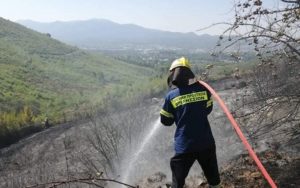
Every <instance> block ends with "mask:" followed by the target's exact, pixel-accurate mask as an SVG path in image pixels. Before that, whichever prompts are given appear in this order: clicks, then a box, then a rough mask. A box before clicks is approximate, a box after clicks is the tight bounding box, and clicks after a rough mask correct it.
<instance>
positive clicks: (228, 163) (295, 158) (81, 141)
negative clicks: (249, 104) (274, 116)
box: [0, 89, 300, 188]
mask: <svg viewBox="0 0 300 188" xmlns="http://www.w3.org/2000/svg"><path fill="white" fill-rule="evenodd" d="M244 92H245V89H241V90H235V89H230V90H225V91H222V92H220V93H219V94H220V95H221V98H223V99H224V100H225V103H226V104H228V105H229V108H231V107H232V103H233V102H234V101H233V99H235V98H236V96H239V95H242V94H243V93H244ZM160 107H161V102H157V103H154V104H152V105H150V106H147V108H145V109H136V111H138V113H136V112H134V113H132V114H131V115H132V116H130V117H129V116H127V115H126V116H125V118H122V117H121V116H118V117H115V118H114V120H118V121H120V125H121V127H122V128H124V126H125V124H132V123H134V121H133V120H134V118H135V117H139V115H138V114H144V117H143V116H140V117H143V119H145V120H143V121H137V123H135V124H136V125H134V126H129V127H128V128H131V127H135V129H133V130H135V132H137V133H139V132H142V133H144V132H147V130H148V128H151V126H152V124H146V123H143V122H149V119H150V120H155V119H156V118H157V113H158V112H159V109H160ZM209 119H210V122H211V127H212V131H213V134H214V136H215V139H216V145H217V155H218V160H219V166H220V167H221V178H222V181H223V183H224V187H229V188H230V187H245V188H247V187H269V186H268V185H267V183H266V182H265V180H264V179H263V177H262V176H261V175H260V173H259V172H258V170H257V168H256V166H255V165H254V163H253V162H252V161H251V159H249V157H248V155H247V154H245V153H246V151H245V150H244V148H243V146H242V144H241V142H240V141H239V139H238V137H237V136H236V134H235V133H234V130H233V129H232V127H231V125H230V124H229V122H228V120H227V118H226V117H225V116H224V114H223V112H222V111H221V110H220V109H219V107H218V105H217V104H216V103H215V104H214V110H213V112H212V114H211V115H210V117H209ZM247 122H248V124H246V123H247ZM242 123H243V124H242V125H244V126H247V128H248V126H250V124H252V123H251V121H250V120H247V121H246V123H244V122H242ZM92 127H93V125H92V124H91V123H89V122H76V123H67V124H64V125H59V126H55V127H52V128H50V129H47V130H45V131H43V132H40V133H36V134H34V135H32V136H30V137H28V138H26V139H23V140H20V141H19V142H18V143H16V144H13V145H11V146H10V147H7V148H3V149H1V150H0V187H1V188H2V187H3V188H10V187H12V188H18V187H25V186H26V185H34V184H38V183H41V182H49V181H50V182H51V181H57V180H62V179H63V180H64V179H66V178H69V177H72V175H73V174H74V175H78V174H79V175H82V176H80V177H87V176H88V175H90V174H91V172H93V173H94V171H95V170H94V171H93V168H92V167H94V166H92V165H98V166H96V167H97V168H98V169H100V170H101V169H103V168H102V166H101V165H100V164H98V163H96V162H97V161H100V162H101V160H102V158H101V155H99V153H96V152H95V150H93V149H92V148H91V143H90V142H89V138H90V135H91V133H92V132H93V129H91V128H92ZM141 128H142V129H141ZM287 128H289V127H287ZM242 129H243V130H244V129H245V127H242ZM130 130H131V129H130ZM278 132H282V131H281V129H274V130H272V131H268V132H267V133H266V134H264V135H262V136H261V137H260V138H259V141H257V142H253V140H249V141H251V142H250V144H251V145H252V146H253V147H254V149H255V150H256V151H257V152H258V156H259V157H260V158H261V159H262V162H263V164H264V165H265V167H266V168H267V170H268V171H269V173H270V174H271V176H272V177H273V178H274V180H275V181H276V182H277V183H278V185H279V187H284V188H285V187H297V185H298V187H299V185H300V182H299V180H298V179H300V175H299V172H298V171H299V170H298V169H299V167H300V166H299V158H300V156H299V150H298V149H299V147H298V149H297V147H290V146H289V145H286V144H284V143H285V140H283V139H282V138H283V137H284V138H286V137H287V135H285V134H283V135H282V134H281V135H279V136H278V135H277V133H278ZM244 133H245V134H246V136H247V134H248V133H247V132H244ZM173 134H174V126H173V128H170V127H161V128H160V129H159V131H158V133H157V134H156V136H154V139H153V140H152V141H151V142H150V143H151V144H149V145H148V146H147V148H145V151H143V153H142V156H141V157H140V159H139V160H138V161H137V162H136V164H135V166H136V167H135V168H133V172H132V173H131V179H130V180H131V182H126V183H129V184H134V182H137V184H138V185H140V187H143V188H152V187H153V188H158V187H159V186H160V187H166V184H168V183H169V182H170V180H171V177H170V169H169V159H170V157H172V155H173V144H172V139H173ZM92 135H93V134H92ZM122 136H124V135H122ZM133 136H134V135H133ZM133 138H134V140H133V141H135V142H137V143H133V144H132V150H130V149H126V151H127V153H126V155H125V156H126V157H127V158H129V160H130V158H132V154H130V153H133V154H134V152H135V150H134V148H136V146H137V145H138V144H139V143H140V142H141V141H142V138H143V135H142V136H140V137H133ZM268 142H269V143H268ZM274 142H277V144H276V147H274V146H272V143H274ZM278 143H279V144H278ZM121 149H122V150H121V151H122V152H121V151H120V152H121V155H120V157H122V154H123V153H124V152H123V150H124V149H125V148H124V149H123V148H121ZM127 158H121V162H123V163H122V164H128V160H127ZM87 162H88V163H87ZM90 163H91V164H90ZM122 164H121V167H122ZM194 166H197V165H194ZM118 167H120V166H118ZM123 168H124V165H123ZM126 168H127V166H126V165H125V169H126ZM119 169H120V168H118V170H119ZM119 171H120V174H117V175H122V172H121V170H119ZM199 171H200V173H201V170H200V169H199V167H198V168H196V169H195V168H194V169H192V170H191V172H190V175H189V177H188V178H187V186H186V188H197V187H200V188H201V187H205V186H207V185H205V179H204V178H203V177H202V176H201V174H200V173H199ZM155 172H158V173H155ZM88 177H89V176H88ZM112 178H114V179H116V180H121V177H120V176H116V177H112ZM200 184H201V186H199V185H200ZM59 187H92V186H89V185H83V184H80V185H78V186H77V185H74V184H73V185H71V186H68V185H65V186H59ZM106 187H107V188H109V187H110V186H106Z"/></svg>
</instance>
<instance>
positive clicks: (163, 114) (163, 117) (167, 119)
mask: <svg viewBox="0 0 300 188" xmlns="http://www.w3.org/2000/svg"><path fill="white" fill-rule="evenodd" d="M160 122H161V123H162V124H163V125H165V126H171V125H172V124H173V123H174V116H173V114H171V113H169V112H167V111H165V110H164V109H161V111H160Z"/></svg>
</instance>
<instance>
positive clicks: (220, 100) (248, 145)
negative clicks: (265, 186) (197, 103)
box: [199, 81, 277, 188]
mask: <svg viewBox="0 0 300 188" xmlns="http://www.w3.org/2000/svg"><path fill="white" fill-rule="evenodd" d="M199 83H200V84H202V85H203V86H204V87H206V88H207V89H208V90H209V91H210V93H211V94H212V95H213V96H214V98H215V99H216V100H217V101H218V103H219V104H220V106H221V108H222V110H223V111H224V113H225V114H226V116H227V118H228V119H229V121H230V123H231V125H232V126H233V128H234V129H235V131H236V133H237V135H238V136H239V138H240V139H241V141H242V142H243V144H244V146H245V148H246V149H247V150H248V153H249V155H250V157H251V158H252V159H253V160H254V161H255V163H256V165H257V167H258V168H259V170H260V172H261V173H262V174H263V176H264V178H265V179H266V180H267V181H268V183H269V184H270V186H271V187H272V188H277V186H276V184H275V183H274V181H273V179H272V178H271V176H270V175H269V173H268V172H267V170H266V169H265V167H264V166H263V164H262V163H261V161H260V160H259V158H258V157H257V155H256V153H255V152H254V150H253V149H252V147H251V145H250V144H249V143H248V141H247V139H246V137H245V136H244V134H243V132H242V131H241V129H240V127H239V125H238V124H237V122H236V121H235V119H234V118H233V116H232V114H231V113H230V112H229V110H228V108H227V106H226V105H225V103H224V101H223V100H222V99H221V98H220V96H219V95H218V94H217V93H216V92H215V90H214V89H213V88H212V87H210V86H209V85H208V84H207V83H205V82H203V81H199Z"/></svg>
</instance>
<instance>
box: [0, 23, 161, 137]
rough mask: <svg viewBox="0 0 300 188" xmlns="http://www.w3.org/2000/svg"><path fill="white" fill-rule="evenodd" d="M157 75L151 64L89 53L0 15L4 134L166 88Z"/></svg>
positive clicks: (1, 122)
mask: <svg viewBox="0 0 300 188" xmlns="http://www.w3.org/2000/svg"><path fill="white" fill-rule="evenodd" d="M152 75H153V70H152V69H150V68H145V67H140V66H136V65H132V64H127V63H124V62H122V61H118V60H114V59H111V58H108V57H105V56H103V55H101V54H97V53H93V54H91V53H87V52H85V51H82V50H79V49H77V48H75V47H70V46H67V45H65V44H63V43H61V42H59V41H56V40H54V39H52V38H51V37H49V35H46V34H41V33H38V32H34V31H32V30H29V29H27V28H25V27H23V26H21V25H18V24H15V23H13V22H10V21H7V20H5V19H2V18H0V104H1V105H0V133H1V134H0V135H5V134H6V133H7V132H11V131H12V130H16V129H21V128H22V127H24V126H25V127H26V126H29V125H33V124H41V123H42V122H43V120H44V118H45V117H49V119H50V121H51V122H52V123H55V122H62V121H66V120H71V119H74V118H77V117H76V116H78V114H82V113H89V112H91V109H95V108H96V109H104V108H107V107H109V106H115V107H118V105H121V104H122V105H124V104H126V103H127V104H130V103H131V102H134V101H136V97H140V96H148V95H150V94H154V93H155V92H156V93H157V92H159V90H161V89H155V87H154V86H153V85H156V82H157V81H156V80H155V79H151V78H150V77H151V76H152ZM145 83H147V84H145ZM153 88H154V89H153Z"/></svg>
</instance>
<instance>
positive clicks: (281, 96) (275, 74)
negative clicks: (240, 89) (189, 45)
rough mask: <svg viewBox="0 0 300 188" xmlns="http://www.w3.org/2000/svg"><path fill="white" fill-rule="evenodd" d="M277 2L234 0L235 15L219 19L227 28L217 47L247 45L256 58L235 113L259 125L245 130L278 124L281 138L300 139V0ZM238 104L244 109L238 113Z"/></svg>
mask: <svg viewBox="0 0 300 188" xmlns="http://www.w3.org/2000/svg"><path fill="white" fill-rule="evenodd" d="M277 3H278V4H277V6H275V8H270V7H268V6H267V5H266V4H267V3H266V1H264V0H241V1H236V2H235V4H234V10H235V15H234V21H233V22H232V23H218V24H226V25H228V28H227V29H226V30H225V31H224V32H223V34H222V35H220V37H219V42H218V44H217V50H218V51H219V52H224V51H226V50H229V49H230V50H233V49H238V50H240V49H242V48H243V47H245V46H250V47H252V48H253V50H254V51H255V52H256V56H257V58H258V60H259V62H260V63H258V64H257V66H256V67H255V68H254V70H253V71H252V74H251V75H250V77H249V82H251V83H252V84H251V87H250V91H249V92H248V94H245V95H244V96H243V97H242V99H240V100H239V104H238V106H237V107H238V110H237V113H236V114H237V117H240V118H241V119H244V120H245V119H248V120H250V119H251V118H252V119H255V122H254V121H252V122H251V123H252V124H256V125H259V126H255V127H253V128H252V129H251V130H250V131H248V132H249V133H250V135H249V136H252V137H254V138H256V139H257V138H258V137H261V138H262V137H264V136H265V135H266V134H268V133H269V132H270V130H274V129H279V130H280V131H278V132H279V134H281V135H284V136H281V137H280V138H283V139H285V138H287V139H288V142H287V143H293V144H299V133H300V132H299V129H298V128H297V127H299V120H300V119H299V116H300V110H299V109H300V89H299V85H300V83H299V82H300V79H299V78H300V74H299V70H300V0H281V1H279V0H278V1H277ZM235 45H239V47H238V48H233V47H234V46H235ZM236 54H238V53H236ZM250 106H251V107H250ZM245 108H248V109H247V110H248V111H247V110H245ZM240 109H244V111H247V112H246V113H241V111H240V113H239V110H240ZM253 117H254V118H253ZM245 123H247V122H245Z"/></svg>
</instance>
